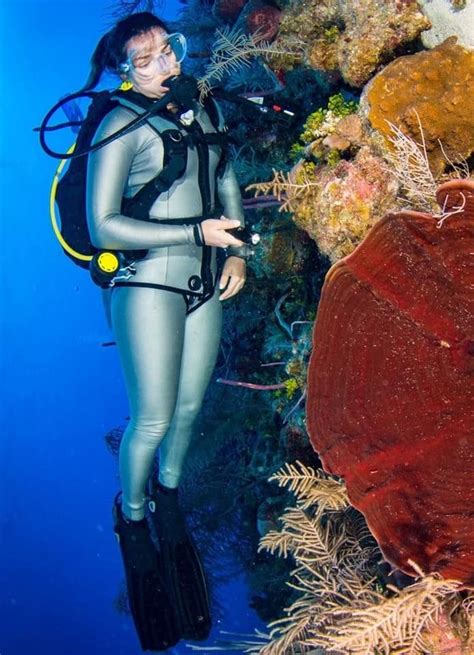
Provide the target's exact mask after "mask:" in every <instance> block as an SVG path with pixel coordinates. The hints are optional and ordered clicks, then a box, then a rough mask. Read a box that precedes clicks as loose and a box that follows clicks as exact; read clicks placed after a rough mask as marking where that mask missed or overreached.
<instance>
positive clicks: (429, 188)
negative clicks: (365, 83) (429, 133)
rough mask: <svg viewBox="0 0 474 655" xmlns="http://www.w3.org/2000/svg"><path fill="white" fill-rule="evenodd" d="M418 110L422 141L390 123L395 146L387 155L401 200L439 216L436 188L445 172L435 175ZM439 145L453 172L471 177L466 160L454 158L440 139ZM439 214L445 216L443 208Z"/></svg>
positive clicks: (391, 141)
mask: <svg viewBox="0 0 474 655" xmlns="http://www.w3.org/2000/svg"><path fill="white" fill-rule="evenodd" d="M415 113H416V117H417V119H418V125H419V129H420V137H421V143H417V142H416V141H415V140H414V139H412V138H411V137H410V136H409V135H407V134H405V133H404V132H403V131H402V130H401V129H400V128H399V127H398V126H396V125H393V124H392V123H389V125H390V128H391V130H392V133H393V136H391V137H389V141H390V143H391V144H392V147H393V150H391V151H390V150H389V151H387V153H386V155H385V156H386V159H388V161H389V162H390V172H391V173H392V174H393V175H394V176H395V177H396V179H397V180H398V182H399V185H400V200H402V201H403V202H404V203H405V204H408V205H410V206H411V207H413V209H416V210H418V211H427V212H430V213H432V214H434V215H436V216H438V215H439V206H438V202H437V200H436V191H437V189H438V187H439V184H440V182H441V181H442V176H440V175H438V176H437V177H435V176H434V174H433V172H432V170H431V167H430V162H429V158H428V153H427V150H426V140H425V135H424V132H423V127H422V125H421V121H420V117H419V116H418V113H417V112H416V111H415ZM440 148H441V151H442V152H443V154H444V156H445V158H446V161H447V162H448V164H449V166H450V167H451V169H452V171H453V174H454V176H455V177H456V178H461V179H462V178H467V177H469V166H468V165H467V163H466V162H459V163H458V164H455V163H453V162H451V161H450V160H449V159H448V157H447V155H446V154H445V152H444V148H443V145H442V143H441V142H440ZM439 217H440V218H441V219H443V218H444V217H445V214H444V212H442V213H441V215H439Z"/></svg>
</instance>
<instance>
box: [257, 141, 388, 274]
mask: <svg viewBox="0 0 474 655" xmlns="http://www.w3.org/2000/svg"><path fill="white" fill-rule="evenodd" d="M252 188H255V189H256V190H257V192H258V191H260V192H263V193H266V192H269V191H270V190H271V191H273V193H276V194H279V195H280V197H281V194H282V193H286V198H285V202H284V204H283V205H282V207H283V208H284V209H290V211H292V212H293V220H294V221H295V223H296V224H297V225H298V226H299V227H300V228H302V229H303V230H305V231H306V232H307V233H308V234H309V235H310V237H312V238H313V239H314V240H315V241H316V243H317V245H318V248H319V250H320V251H321V252H322V253H323V254H324V255H326V256H327V257H329V259H330V261H331V262H335V261H337V260H338V259H340V258H341V257H344V256H345V255H347V254H349V253H350V252H352V251H353V250H354V248H355V247H356V246H357V244H358V243H359V242H360V241H361V240H362V239H363V238H364V236H365V235H366V233H367V232H368V230H369V229H370V227H371V226H372V225H374V223H375V222H376V221H377V220H378V219H379V218H381V217H382V216H383V214H384V213H385V212H386V211H388V209H389V208H390V207H391V206H392V205H393V203H394V201H395V197H396V194H397V190H398V185H397V183H396V182H395V180H394V178H393V176H392V175H391V174H390V172H389V171H388V170H387V166H386V164H385V162H384V160H383V159H382V158H380V157H378V156H376V155H374V154H373V153H372V151H371V150H370V148H369V147H368V146H364V147H362V148H361V149H360V150H359V151H358V153H357V155H356V156H355V158H354V159H353V160H352V161H347V160H341V161H340V162H339V163H337V164H336V165H335V166H331V165H330V164H323V165H319V166H316V165H314V164H308V163H306V162H301V163H300V164H298V165H297V166H296V167H295V168H294V170H293V171H292V173H291V175H289V176H287V177H285V176H282V175H279V174H276V175H275V178H274V180H273V181H272V182H270V183H268V184H257V185H252Z"/></svg>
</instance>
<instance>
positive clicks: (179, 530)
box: [148, 483, 211, 641]
mask: <svg viewBox="0 0 474 655" xmlns="http://www.w3.org/2000/svg"><path fill="white" fill-rule="evenodd" d="M148 507H149V509H150V519H151V522H152V526H153V529H154V530H155V532H156V538H157V541H158V543H159V548H160V557H161V561H162V566H163V575H164V578H165V582H166V587H167V590H168V593H169V594H170V597H171V602H172V604H173V606H174V608H175V612H176V618H177V621H178V626H179V630H180V632H181V634H182V636H183V638H184V639H190V640H198V641H203V640H205V639H207V638H208V637H209V633H210V631H211V616H210V610H209V594H208V589H207V583H206V577H205V573H204V569H203V566H202V562H201V559H200V556H199V553H198V550H197V547H196V544H195V543H194V540H193V538H192V536H191V535H190V534H189V532H188V530H187V528H186V523H185V520H184V516H183V513H182V510H181V508H180V506H179V503H178V493H177V490H176V489H167V488H166V487H163V486H162V485H160V484H159V483H155V484H154V485H153V486H152V489H151V493H150V498H149V504H148Z"/></svg>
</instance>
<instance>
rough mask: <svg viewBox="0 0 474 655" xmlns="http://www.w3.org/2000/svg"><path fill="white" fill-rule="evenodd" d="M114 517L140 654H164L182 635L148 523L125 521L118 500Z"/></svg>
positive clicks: (143, 520) (144, 521)
mask: <svg viewBox="0 0 474 655" xmlns="http://www.w3.org/2000/svg"><path fill="white" fill-rule="evenodd" d="M113 514H114V531H115V534H116V536H117V539H118V541H119V544H120V550H121V553H122V560H123V566H124V569H125V576H126V582H127V592H128V602H129V606H130V611H131V614H132V617H133V622H134V624H135V629H136V632H137V635H138V638H139V640H140V644H141V647H142V650H149V651H164V650H166V649H168V648H170V647H171V646H174V644H176V643H177V642H178V641H179V639H180V637H181V635H180V633H179V629H178V625H177V621H176V618H175V611H174V609H173V601H172V599H171V598H170V596H169V594H168V593H167V591H166V585H165V581H164V579H163V575H162V573H161V570H162V569H161V563H160V556H159V553H158V551H157V549H156V548H155V546H154V544H153V541H152V539H151V536H150V531H149V527H148V522H147V520H146V519H142V520H141V521H126V520H125V519H124V517H123V515H122V510H121V506H120V503H119V501H118V497H117V498H116V500H115V505H114V512H113Z"/></svg>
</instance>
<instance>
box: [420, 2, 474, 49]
mask: <svg viewBox="0 0 474 655" xmlns="http://www.w3.org/2000/svg"><path fill="white" fill-rule="evenodd" d="M418 4H419V5H420V7H421V10H422V12H423V13H424V14H425V16H426V17H427V18H428V19H429V21H430V23H431V28H430V29H429V30H426V31H425V32H423V33H422V35H421V41H422V43H423V45H424V46H425V48H434V47H435V46H437V45H439V44H440V43H443V41H445V40H446V39H447V38H449V37H450V36H456V37H457V39H458V42H459V43H460V44H461V45H464V46H468V47H471V48H472V47H474V2H473V0H418Z"/></svg>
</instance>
